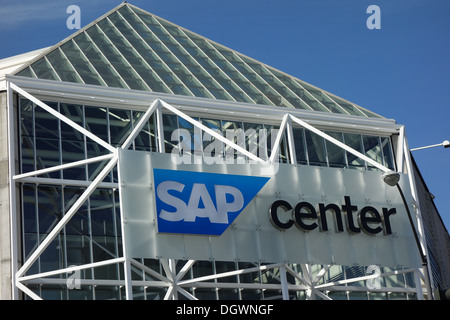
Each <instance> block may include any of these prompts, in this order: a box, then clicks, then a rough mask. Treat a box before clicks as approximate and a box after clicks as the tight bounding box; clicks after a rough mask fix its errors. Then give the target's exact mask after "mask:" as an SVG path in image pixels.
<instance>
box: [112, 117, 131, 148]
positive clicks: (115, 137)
mask: <svg viewBox="0 0 450 320" xmlns="http://www.w3.org/2000/svg"><path fill="white" fill-rule="evenodd" d="M109 130H110V137H111V145H112V146H114V147H119V146H121V145H122V144H123V142H124V141H125V139H126V138H127V137H128V134H129V133H130V132H131V130H132V121H131V111H129V110H119V109H111V108H109Z"/></svg>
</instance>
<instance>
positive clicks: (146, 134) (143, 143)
mask: <svg viewBox="0 0 450 320" xmlns="http://www.w3.org/2000/svg"><path fill="white" fill-rule="evenodd" d="M135 113H136V112H135V111H133V116H134V114H135ZM138 121H139V120H138V119H136V123H137V122H138ZM155 121H156V116H155V115H152V116H151V117H150V119H149V120H148V121H147V123H146V124H145V125H144V127H143V128H142V130H141V132H140V133H139V134H138V136H137V137H136V139H135V140H134V145H135V149H136V150H142V151H153V152H156V151H157V150H156V134H155V132H156V131H155V128H156V124H155Z"/></svg>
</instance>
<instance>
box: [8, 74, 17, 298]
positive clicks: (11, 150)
mask: <svg viewBox="0 0 450 320" xmlns="http://www.w3.org/2000/svg"><path fill="white" fill-rule="evenodd" d="M6 88H7V89H6V92H7V97H6V98H7V100H6V105H7V107H6V108H7V114H8V120H7V123H8V170H9V211H10V212H9V217H10V222H9V223H10V226H11V229H10V230H11V234H10V241H11V278H12V279H11V280H12V281H11V298H12V299H13V300H17V299H18V298H19V293H18V290H17V283H16V281H15V279H14V275H15V274H16V272H17V268H18V259H19V248H18V237H19V235H18V233H17V207H16V183H15V181H14V174H15V173H16V165H15V162H16V152H15V147H14V146H15V125H14V123H15V121H14V96H13V91H12V88H11V83H10V82H9V81H7V82H6Z"/></svg>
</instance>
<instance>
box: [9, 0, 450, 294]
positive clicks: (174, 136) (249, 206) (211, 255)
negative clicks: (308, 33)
mask: <svg viewBox="0 0 450 320" xmlns="http://www.w3.org/2000/svg"><path fill="white" fill-rule="evenodd" d="M0 67H1V68H2V70H3V71H2V73H3V75H2V79H0V80H1V88H0V90H2V92H1V94H0V98H1V101H0V106H1V121H2V126H1V132H0V137H1V139H2V144H1V150H0V152H1V167H0V170H1V181H0V190H1V193H0V195H1V207H0V210H1V228H2V240H1V243H2V247H1V252H0V254H1V256H2V259H1V260H2V265H1V266H0V267H1V274H2V281H1V287H0V289H1V298H2V299H57V300H66V299H96V300H101V299H148V300H155V299H206V300H217V299H219V300H230V299H299V300H301V299H326V300H328V299H345V300H347V299H405V300H406V299H432V298H433V290H434V289H435V288H437V287H445V286H446V285H448V284H449V282H450V280H449V279H448V276H446V274H448V272H446V271H448V270H449V262H448V261H449V246H448V243H449V241H448V232H447V230H446V229H445V227H444V228H442V226H443V225H442V222H441V225H439V228H440V229H439V230H440V231H439V234H442V237H441V238H439V239H436V240H433V241H431V240H430V236H429V235H428V234H427V232H426V230H427V228H428V230H430V228H435V229H436V226H433V227H430V226H431V224H432V222H430V221H431V220H430V219H431V218H429V217H427V212H428V211H429V210H428V209H426V210H424V209H423V208H425V207H427V206H428V205H429V203H428V202H427V201H430V200H428V199H424V194H426V192H425V191H424V190H425V188H426V186H425V185H424V183H422V179H421V177H420V174H419V172H418V170H417V168H416V166H415V163H414V161H413V159H411V154H410V152H409V148H408V143H407V137H406V134H405V128H404V126H402V125H399V124H397V123H396V122H395V121H394V120H391V119H385V118H383V117H381V116H379V115H377V114H375V113H373V112H371V111H369V110H366V109H364V108H362V107H360V106H357V105H355V104H353V103H351V102H348V101H346V100H344V99H342V98H339V97H337V96H335V95H333V94H331V93H328V92H325V91H323V90H321V89H319V88H316V87H314V86H312V85H310V84H307V83H305V82H303V81H301V80H299V79H296V78H294V77H292V76H289V75H287V74H285V73H283V72H281V71H278V70H276V69H274V68H271V67H270V66H267V65H264V64H262V63H260V62H258V61H255V60H253V59H251V58H249V57H246V56H244V55H242V54H240V53H237V52H235V51H233V50H231V49H229V48H226V47H223V46H221V45H220V44H217V43H215V42H213V41H210V40H208V39H206V38H204V37H201V36H199V35H197V34H194V33H192V32H190V31H188V30H186V29H183V28H181V27H179V26H176V25H174V24H172V23H170V22H168V21H166V20H163V19H161V18H159V17H157V16H154V15H152V14H150V13H148V12H145V11H143V10H141V9H139V8H137V7H135V6H133V5H130V4H128V3H123V4H121V5H120V6H118V7H117V8H114V9H113V10H111V11H110V12H108V13H107V14H105V15H104V16H102V17H100V18H99V19H97V20H96V21H94V22H93V23H91V24H89V25H88V26H86V27H85V28H83V29H81V30H80V31H78V32H76V33H75V34H74V35H72V36H70V37H69V38H67V39H65V40H64V41H62V42H60V43H58V44H57V45H55V46H53V47H50V48H46V49H42V50H39V51H35V52H31V53H29V54H26V55H22V56H19V57H13V58H10V59H4V60H3V61H0ZM387 175H389V176H393V177H396V178H400V180H398V183H397V184H394V185H393V186H390V185H388V184H386V183H385V180H384V178H386V176H387ZM431 202H432V200H431ZM424 217H425V218H424ZM424 221H425V223H424ZM433 221H435V220H433ZM433 223H434V222H433ZM438 224H439V223H438ZM428 225H430V226H428ZM428 232H429V231H428ZM430 248H431V249H430Z"/></svg>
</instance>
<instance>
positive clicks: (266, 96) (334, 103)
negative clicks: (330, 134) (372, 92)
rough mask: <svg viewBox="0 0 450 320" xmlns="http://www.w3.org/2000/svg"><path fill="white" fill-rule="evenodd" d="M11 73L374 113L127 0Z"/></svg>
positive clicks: (306, 107) (324, 110) (340, 111)
mask: <svg viewBox="0 0 450 320" xmlns="http://www.w3.org/2000/svg"><path fill="white" fill-rule="evenodd" d="M15 74H16V75H18V76H24V77H32V78H38V79H48V80H55V81H64V82H74V83H82V84H88V85H99V86H106V87H117V88H126V89H132V90H143V91H151V92H162V93H169V94H177V95H186V96H194V97H202V98H209V99H220V100H229V101H237V102H243V103H255V104H262V105H269V106H277V107H286V108H295V109H305V110H314V111H321V112H329V113H339V114H349V115H356V116H362V117H377V118H381V117H380V116H379V115H377V114H374V113H373V112H371V111H369V110H367V109H364V108H362V107H360V106H357V105H355V104H353V103H351V102H348V101H346V100H344V99H342V98H339V97H337V96H335V95H333V94H330V93H328V92H325V91H324V90H321V89H319V88H317V87H314V86H312V85H310V84H308V83H306V82H304V81H302V80H300V79H297V78H295V77H293V76H290V75H288V74H286V73H283V72H281V71H279V70H277V69H275V68H272V67H270V66H268V65H266V64H263V63H261V62H259V61H256V60H254V59H252V58H249V57H247V56H245V55H243V54H241V53H238V52H236V51H234V50H232V49H229V48H227V47H225V46H222V45H220V44H218V43H216V42H214V41H211V40H209V39H207V38H205V37H202V36H200V35H198V34H196V33H193V32H191V31H189V30H187V29H184V28H182V27H180V26H178V25H176V24H173V23H171V22H169V21H167V20H164V19H162V18H160V17H158V16H156V15H153V14H151V13H149V12H147V11H144V10H142V9H140V8H138V7H136V6H133V5H131V4H129V3H127V2H123V3H122V4H120V5H119V6H117V7H116V8H114V9H113V10H111V11H109V12H108V13H106V14H105V15H103V16H102V17H100V18H98V19H97V20H95V21H93V22H92V23H90V24H89V25H87V26H86V27H84V28H82V29H80V30H79V31H77V32H75V33H74V34H73V35H71V36H70V37H68V38H66V39H65V40H63V41H61V42H59V43H58V44H56V45H55V46H52V47H51V48H49V49H48V50H45V51H44V52H43V53H42V54H40V55H39V56H38V57H36V58H35V59H33V60H32V61H30V62H29V63H27V64H25V65H24V66H23V67H21V68H20V69H19V70H17V71H16V72H15Z"/></svg>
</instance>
